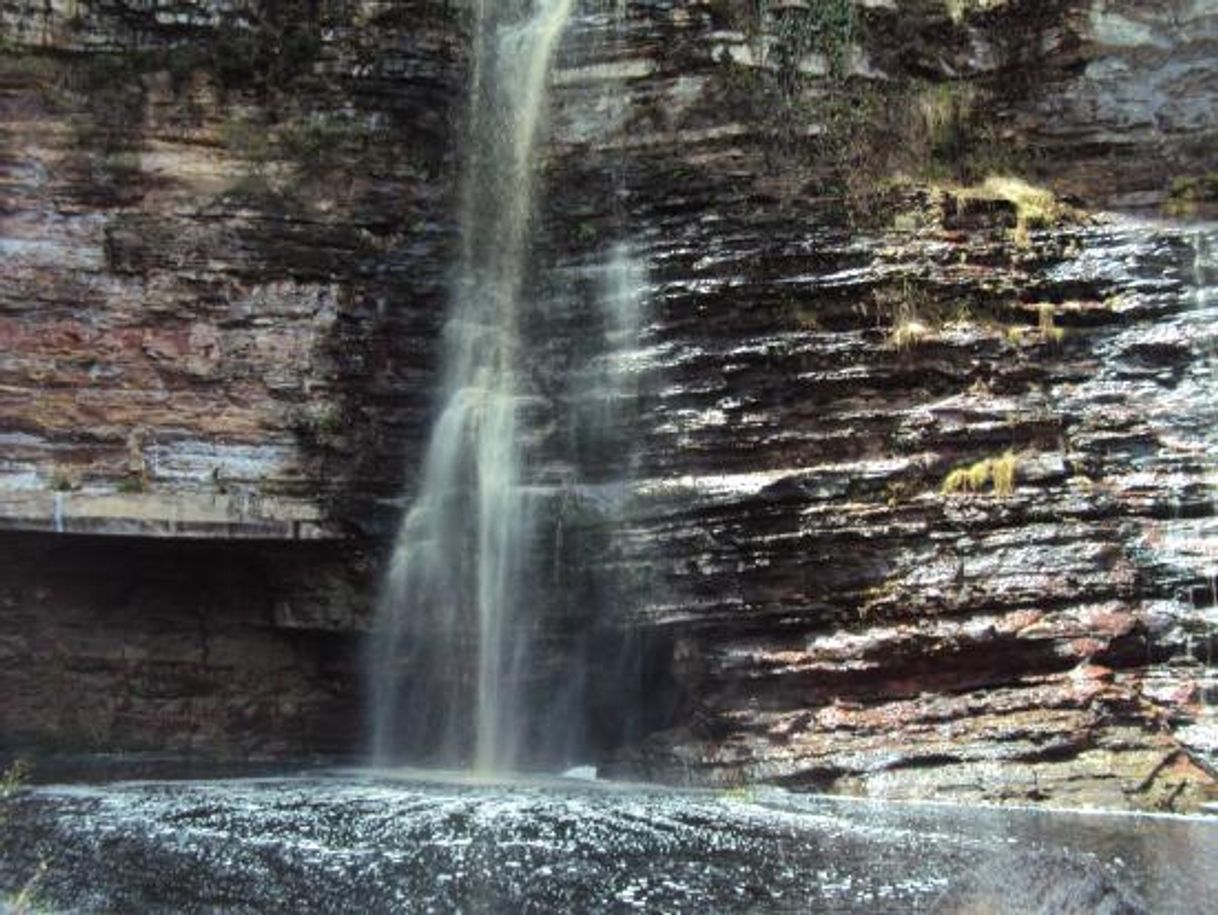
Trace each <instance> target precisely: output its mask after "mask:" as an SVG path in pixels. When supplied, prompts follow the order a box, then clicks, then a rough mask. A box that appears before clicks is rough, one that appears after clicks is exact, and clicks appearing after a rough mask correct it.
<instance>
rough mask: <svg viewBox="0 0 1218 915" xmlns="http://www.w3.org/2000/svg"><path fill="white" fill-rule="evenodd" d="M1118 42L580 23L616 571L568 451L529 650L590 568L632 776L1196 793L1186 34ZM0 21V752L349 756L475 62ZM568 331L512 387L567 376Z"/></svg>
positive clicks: (563, 239) (1070, 23)
mask: <svg viewBox="0 0 1218 915" xmlns="http://www.w3.org/2000/svg"><path fill="white" fill-rule="evenodd" d="M1144 7H1145V4H1136V3H1132V2H1101V0H1093V2H1086V0H1060V2H1055V3H1031V2H1021V0H1007V2H1003V0H988V2H946V3H944V2H932V0H920V2H914V0H901V2H896V0H891V2H860V3H849V2H846V0H815V2H802V3H790V4H778V3H775V4H768V5H767V4H760V5H758V4H751V3H743V2H742V3H736V2H733V0H722V2H710V3H694V2H675V0H674V2H633V3H627V4H626V5H625V8H624V14H622V13H621V12H620V11H618V10H616V9H615V8H614V5H613V4H604V5H597V4H587V5H586V8H585V9H583V10H582V11H581V13H580V14H579V16H578V17H577V19H576V20H575V21H574V23H573V24H572V26H571V28H570V30H569V32H568V35H567V39H566V41H565V44H564V47H563V50H562V52H561V55H560V57H561V59H560V63H559V69H558V72H557V73H556V74H555V78H554V81H553V82H554V92H553V105H552V112H551V136H552V142H551V145H550V148H549V150H548V152H547V155H546V157H545V161H544V162H543V163H542V175H543V184H544V186H545V194H544V203H543V208H542V212H541V214H540V220H539V222H540V225H539V236H540V247H541V250H543V251H544V252H545V256H544V259H545V260H546V261H547V266H548V268H549V269H548V270H546V271H542V273H543V277H542V278H540V279H539V280H538V281H537V283H536V286H537V291H536V294H537V296H538V299H539V301H542V302H545V301H550V302H560V303H561V301H565V299H564V297H568V298H569V297H570V295H571V293H570V292H569V290H566V291H564V289H563V288H559V285H558V281H557V280H553V279H546V277H551V278H552V277H563V276H576V277H578V276H583V275H586V274H587V272H588V271H589V270H590V269H593V268H595V267H596V265H599V264H603V263H604V262H605V260H606V258H607V257H608V256H609V252H610V251H611V250H612V249H613V247H614V246H617V245H620V244H622V243H623V242H628V244H629V247H630V250H631V253H632V256H633V258H634V259H635V261H636V262H637V263H638V264H640V265H641V267H642V269H643V270H644V271H645V274H646V277H647V280H646V288H647V293H648V294H647V296H646V306H645V320H644V325H643V331H642V339H641V342H640V349H639V350H638V351H637V352H635V353H633V354H631V356H630V358H629V360H628V362H629V365H630V366H631V372H632V377H633V387H635V388H637V390H638V397H637V401H636V402H635V406H634V408H633V409H632V410H630V411H626V412H624V413H623V414H622V416H621V417H619V418H620V420H621V422H622V423H623V430H622V431H623V439H622V440H623V441H624V442H626V441H628V442H630V443H631V447H630V449H629V450H630V452H631V461H630V462H629V463H630V465H631V467H632V468H633V469H632V475H633V483H632V493H633V496H632V499H631V502H630V506H629V509H628V511H627V512H626V521H625V522H624V523H623V524H621V525H620V526H619V528H618V529H617V531H616V533H613V534H612V535H611V536H610V537H609V538H608V540H606V539H605V537H604V536H603V529H604V527H605V518H603V517H600V516H598V514H597V511H596V505H595V501H594V500H592V499H581V497H580V496H581V494H582V493H584V491H585V484H589V483H596V482H601V481H604V480H609V479H617V478H618V477H619V476H620V474H621V472H622V466H623V462H622V455H621V453H615V454H613V455H610V456H607V457H606V456H603V455H597V454H590V455H584V456H583V458H582V462H581V465H580V467H579V482H578V484H575V485H572V487H571V493H572V497H571V499H569V500H567V501H566V502H564V503H563V504H564V505H565V504H568V503H569V504H571V505H576V506H577V507H578V509H579V510H575V509H571V510H568V511H566V512H565V514H563V515H562V517H560V518H559V519H558V521H557V522H556V524H557V525H558V527H559V528H560V529H562V530H564V531H565V535H564V536H562V537H557V539H556V544H557V545H556V547H555V550H554V555H555V557H556V558H555V566H556V567H562V568H563V569H567V570H574V571H569V573H568V574H567V575H566V576H565V577H563V576H559V575H558V574H557V573H556V574H555V579H554V580H555V581H556V582H557V583H559V585H560V586H559V587H557V588H556V593H555V594H554V595H553V598H552V599H553V600H554V602H555V616H556V618H559V619H572V618H575V619H579V618H582V616H581V614H582V615H586V613H587V608H586V606H585V605H586V604H587V603H588V602H589V601H591V600H593V599H594V597H593V596H591V595H592V591H594V590H596V589H595V588H594V587H593V586H592V585H590V584H589V582H588V577H589V576H588V575H584V574H582V573H581V572H579V571H578V570H579V569H588V570H591V573H589V574H592V573H595V574H593V575H592V577H593V578H595V579H596V582H599V583H600V584H601V585H604V584H605V583H606V582H608V583H610V584H609V586H608V587H607V588H606V587H601V589H600V590H601V593H600V594H599V597H597V598H595V599H599V600H604V599H605V597H606V595H605V593H604V592H605V591H606V590H607V591H608V592H609V596H610V597H611V598H612V600H611V601H610V603H612V604H613V608H614V615H613V617H612V620H613V621H612V624H611V628H614V629H615V630H616V631H617V632H618V634H619V636H620V637H621V638H620V640H621V641H623V642H630V640H631V639H633V640H634V641H633V643H632V644H633V645H634V647H635V648H637V650H638V651H640V652H642V653H643V654H644V655H645V658H646V663H645V664H644V665H643V666H642V668H641V669H635V670H634V671H633V674H634V675H635V676H638V677H640V678H641V681H642V684H643V689H642V692H643V694H644V700H643V703H644V704H645V705H646V706H647V710H648V712H649V714H648V715H646V716H643V720H644V724H645V727H644V730H645V731H647V732H648V733H647V734H646V735H645V736H639V735H638V734H637V731H631V730H630V729H624V728H620V727H614V726H609V725H606V726H605V727H604V728H603V730H604V731H605V732H606V733H607V734H609V735H611V736H609V737H606V739H605V744H606V746H605V747H604V752H605V753H606V754H609V755H611V756H612V759H613V761H614V767H615V768H616V769H617V771H624V772H630V773H633V774H643V775H647V776H652V777H660V778H665V779H676V780H688V781H691V782H696V783H702V784H719V785H728V784H738V783H740V782H742V781H746V780H750V779H766V780H771V781H776V782H780V783H783V784H788V785H792V786H797V787H801V788H815V789H825V790H834V791H847V792H865V793H882V794H887V795H911V796H927V795H934V796H940V797H952V798H971V799H986V800H1002V801H1020V802H1023V801H1038V800H1050V801H1053V802H1056V803H1078V804H1091V803H1099V804H1105V805H1111V806H1140V807H1156V808H1175V807H1187V806H1190V805H1195V804H1196V803H1198V802H1199V801H1201V800H1203V799H1204V798H1205V797H1206V796H1207V792H1208V791H1211V790H1212V786H1213V783H1214V772H1215V755H1214V754H1215V752H1216V751H1218V736H1216V725H1215V721H1214V717H1213V714H1212V711H1211V710H1210V708H1209V704H1208V703H1209V702H1210V701H1212V700H1213V698H1214V695H1213V694H1214V690H1215V688H1216V687H1215V674H1214V665H1213V651H1214V648H1215V641H1216V640H1218V639H1216V629H1215V622H1216V619H1215V612H1216V611H1215V604H1216V599H1215V588H1214V584H1213V582H1214V577H1215V574H1216V573H1218V551H1216V550H1218V548H1216V547H1215V544H1216V543H1218V539H1216V537H1215V534H1216V530H1215V528H1216V527H1218V521H1215V519H1214V495H1213V485H1214V466H1215V465H1214V459H1215V449H1216V448H1218V443H1216V442H1215V440H1214V432H1213V429H1214V427H1215V425H1214V424H1215V419H1216V417H1215V412H1216V411H1218V407H1215V403H1218V401H1216V400H1215V395H1216V394H1218V390H1216V388H1215V385H1216V382H1215V377H1214V370H1215V366H1214V359H1215V352H1216V351H1218V350H1216V343H1218V341H1216V340H1215V332H1214V330H1213V326H1214V318H1215V309H1216V307H1218V306H1215V301H1214V297H1213V289H1214V286H1215V285H1216V284H1218V264H1216V263H1215V261H1214V254H1213V243H1214V241H1215V235H1216V234H1218V233H1216V232H1215V230H1214V229H1213V227H1212V225H1211V224H1209V223H1207V222H1205V221H1204V220H1205V218H1206V216H1207V215H1208V214H1209V212H1210V210H1209V207H1210V206H1211V204H1212V201H1213V196H1214V188H1213V177H1212V174H1211V172H1212V170H1213V169H1214V168H1215V163H1214V161H1213V155H1212V152H1211V150H1212V149H1213V145H1212V141H1213V139H1214V136H1215V133H1216V132H1218V115H1216V114H1215V112H1216V111H1218V105H1216V104H1215V101H1216V100H1218V72H1216V71H1215V68H1214V65H1213V61H1214V59H1215V57H1216V55H1215V50H1216V48H1215V43H1216V42H1218V4H1213V3H1209V2H1202V0H1194V2H1183V0H1181V2H1178V3H1173V4H1164V5H1161V6H1160V7H1156V9H1155V10H1153V11H1147V10H1146V9H1144ZM0 10H2V11H3V17H4V18H3V23H4V36H5V41H6V45H5V56H4V59H3V66H2V69H0V90H2V92H3V99H4V101H3V117H4V119H5V125H6V133H5V139H4V141H3V142H4V157H3V158H4V162H5V210H4V214H3V219H4V222H3V226H4V228H3V233H2V234H3V246H4V253H5V257H6V260H5V279H6V283H5V284H4V288H3V290H2V291H0V296H2V298H0V327H2V328H3V331H2V332H3V334H4V339H5V343H6V348H5V356H4V360H3V363H2V364H0V365H2V371H3V377H4V380H3V388H2V390H3V392H4V393H3V397H4V401H3V403H4V408H3V412H2V413H0V417H2V419H0V422H2V423H3V427H2V428H0V434H2V435H3V439H2V440H0V441H2V443H3V452H2V453H0V460H2V461H3V464H2V466H0V470H2V472H3V474H4V476H3V479H2V480H0V487H2V491H3V499H2V502H0V517H2V518H3V524H4V525H5V527H7V528H9V533H6V534H5V535H4V536H5V538H6V540H7V541H8V542H9V544H10V545H11V549H8V550H6V562H7V563H8V566H7V568H6V571H5V573H4V576H3V579H2V580H0V587H3V588H4V591H5V599H4V601H3V604H2V609H0V631H2V632H3V633H4V637H5V638H4V642H3V645H4V651H5V654H6V655H7V661H6V674H5V677H6V680H7V682H6V683H5V687H6V695H9V696H14V697H20V698H19V699H14V700H13V701H11V702H6V704H5V708H4V714H5V718H4V721H3V727H4V733H5V734H6V735H8V736H10V737H12V736H16V735H20V736H22V737H33V738H44V739H45V738H54V739H56V740H59V741H61V742H63V743H66V744H69V745H80V744H82V743H90V742H91V743H92V745H96V746H124V747H127V746H137V745H145V746H157V747H170V748H190V749H194V750H197V751H200V752H208V753H216V752H220V751H228V752H241V753H248V752H250V751H262V752H276V753H282V752H291V751H295V752H299V751H301V750H309V749H325V750H333V749H336V748H342V747H351V746H353V745H354V743H355V738H354V735H353V734H352V730H353V729H352V728H346V727H338V726H336V725H335V724H334V722H335V721H344V720H345V721H347V722H348V724H349V723H350V721H351V718H352V709H353V708H354V706H355V693H356V690H355V687H354V685H353V683H352V669H353V664H352V663H351V654H352V652H354V650H355V648H354V644H355V640H356V636H355V635H354V634H353V633H355V632H357V631H358V630H359V629H361V628H362V627H363V625H365V623H366V620H367V615H368V610H367V608H368V606H369V604H370V600H371V595H372V594H373V592H374V590H375V581H376V578H377V567H378V556H379V555H380V554H381V552H382V550H383V546H384V541H383V538H384V535H385V533H386V532H387V531H388V530H389V529H390V525H391V524H392V522H393V520H394V518H395V517H396V515H397V513H398V512H399V511H400V509H401V506H402V504H404V500H405V499H407V498H408V497H409V495H410V494H411V492H412V487H413V485H414V476H413V474H414V469H413V468H416V467H417V463H418V461H417V457H418V453H419V449H420V446H421V443H422V442H423V440H424V439H425V437H426V430H427V427H428V423H429V411H430V407H429V404H430V399H429V396H430V392H431V390H432V386H433V382H434V377H435V369H436V366H435V365H434V361H435V354H436V352H437V347H436V345H435V343H436V335H437V333H438V331H439V327H440V325H441V322H442V320H443V314H444V307H445V301H446V297H445V292H444V279H445V276H444V271H445V266H446V264H448V263H449V262H450V261H451V257H452V241H453V238H452V235H453V229H452V225H453V219H452V215H451V214H452V211H453V184H454V180H455V178H456V174H457V170H458V167H459V163H458V159H459V156H458V153H457V151H456V147H457V141H456V137H457V135H458V134H457V133H455V132H454V129H453V127H454V125H455V124H459V120H460V109H461V98H462V91H463V90H462V86H463V67H464V64H463V61H464V53H465V52H464V48H465V45H464V43H463V39H462V34H463V22H462V13H461V11H460V9H459V8H458V7H456V6H449V5H447V4H442V3H432V2H422V0H420V2H417V3H393V4H390V3H370V2H364V3H354V2H352V3H338V2H320V3H313V4H287V3H271V2H265V3H250V4H235V5H220V4H213V3H206V2H197V3H155V4H138V5H137V4H126V3H121V2H113V3H102V2H98V3H92V4H89V3H79V4H71V3H65V4H51V5H50V6H46V5H43V4H28V3H21V2H16V0H13V2H8V3H5V4H3V5H2V6H0ZM539 310H541V311H547V313H550V314H555V313H557V314H560V315H561V314H563V310H562V308H558V309H554V308H549V309H548V310H547V309H539ZM568 312H569V313H570V315H569V316H570V317H571V320H570V321H568V324H567V326H565V329H562V330H561V331H558V332H556V331H555V330H554V327H553V326H551V327H550V328H549V329H548V330H547V329H545V328H542V329H540V330H539V331H538V335H539V338H541V339H545V340H546V341H547V342H546V344H545V346H544V348H543V349H542V350H541V352H540V353H539V355H538V358H537V362H538V372H539V375H540V376H541V378H542V380H541V381H539V382H538V388H539V389H540V390H546V389H547V386H546V384H545V383H543V382H544V380H545V379H546V378H551V379H552V377H553V376H554V375H556V374H561V373H563V372H568V371H570V370H571V368H572V365H576V364H577V363H578V361H579V360H580V358H582V356H581V353H582V351H581V349H580V347H579V346H578V345H577V343H578V340H577V338H578V334H579V329H578V328H577V327H576V326H575V325H576V324H578V323H579V310H578V308H575V309H574V311H571V309H570V308H569V309H568ZM558 323H559V325H561V324H562V322H561V321H559V322H558ZM555 333H557V336H555ZM547 334H548V335H549V336H546V335H547ZM550 387H551V388H554V389H556V390H557V391H558V393H555V394H552V395H551V396H552V397H553V398H555V399H561V398H562V397H563V396H567V395H564V394H563V393H562V388H561V386H560V385H551V386H550ZM554 434H555V436H556V437H557V436H558V433H554ZM542 450H543V451H544V448H543V449H542ZM539 473H541V474H542V475H544V473H543V472H542V471H539ZM555 475H556V474H550V476H551V477H553V476H555ZM559 475H560V474H559ZM568 477H569V474H568ZM102 535H107V536H102ZM109 535H118V536H116V537H114V538H111V537H110V536H109ZM201 540H208V541H214V542H210V543H200V542H199V541H201ZM306 541H312V542H306ZM319 632H328V633H330V634H328V635H320V634H319ZM82 633H90V637H89V638H84V637H83V636H82ZM623 633H628V634H629V638H627V637H626V636H625V635H623ZM134 646H138V650H137V649H136V647H134ZM556 651H557V660H556V662H555V663H556V666H557V667H559V668H561V666H562V660H561V656H562V649H561V648H559V649H556ZM593 654H595V652H594V653H593ZM154 680H155V681H156V682H157V686H156V687H155V688H153V687H150V686H147V684H149V683H152V682H153V681H154ZM84 696H88V697H94V698H93V700H92V701H94V702H95V704H97V706H98V708H97V711H96V713H90V714H87V715H80V714H79V712H80V710H81V709H83V708H86V707H88V708H92V706H88V705H86V704H84V703H82V701H81V697H84ZM102 697H104V699H103V698H102ZM69 710H74V711H72V712H71V714H69ZM593 712H594V713H595V714H596V715H600V716H609V715H611V714H613V713H614V712H615V710H614V709H613V708H612V703H611V702H610V701H607V698H606V697H605V696H599V697H596V698H595V700H594V702H593ZM73 715H75V716H76V718H73V717H72V716H73ZM77 719H83V720H77ZM98 722H106V723H107V724H106V725H105V726H104V727H103V726H102V725H99V724H98ZM154 722H155V724H154ZM627 733H629V734H631V735H632V738H631V739H630V741H629V742H628V744H627V745H625V746H621V745H620V743H621V740H622V735H623V734H627ZM609 744H619V745H618V746H615V747H613V748H612V750H610V749H609V747H608V745H609Z"/></svg>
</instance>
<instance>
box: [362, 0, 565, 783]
mask: <svg viewBox="0 0 1218 915" xmlns="http://www.w3.org/2000/svg"><path fill="white" fill-rule="evenodd" d="M572 3H573V0H535V2H534V3H533V4H531V5H530V4H519V3H496V2H494V0H479V2H477V3H476V4H475V28H476V34H475V49H474V65H473V73H472V78H471V90H470V132H469V138H468V143H469V146H468V149H469V155H468V160H467V162H466V173H465V186H464V199H463V205H462V216H461V222H462V231H463V245H462V255H461V260H460V264H459V267H458V271H457V279H456V292H455V298H454V302H453V306H452V314H451V318H450V320H449V322H448V325H447V327H446V329H445V334H444V365H445V367H446V368H445V382H444V389H443V390H444V393H443V397H442V402H443V404H444V406H443V409H442V411H441V413H440V416H439V418H438V420H437V421H436V423H435V426H434V428H433V430H432V434H431V439H430V442H429V445H428V449H427V453H426V457H425V459H424V466H423V473H422V479H421V485H420V488H419V491H418V495H417V497H416V500H415V503H414V505H413V507H412V508H411V509H410V511H409V512H408V513H407V514H406V517H405V518H404V519H403V521H402V525H401V529H400V531H399V534H398V537H397V541H396V544H395V547H394V552H393V556H392V559H391V566H390V571H389V575H388V578H387V581H386V584H385V587H384V592H383V595H382V600H381V607H380V613H379V621H378V626H377V631H376V633H375V637H374V649H373V655H374V656H373V659H372V660H373V663H372V683H371V689H372V699H373V722H372V726H373V744H374V746H373V750H374V755H375V756H376V757H377V759H378V760H380V761H391V760H394V759H396V758H399V757H401V756H403V755H410V756H413V757H414V758H416V759H418V758H423V759H430V760H431V761H442V762H445V763H449V764H451V763H459V764H464V763H469V762H472V764H473V766H474V768H475V769H476V770H479V771H502V770H506V769H511V768H514V767H515V764H516V762H517V758H518V755H519V741H520V738H521V736H522V735H524V734H526V733H527V732H528V723H527V721H525V720H524V719H525V716H526V714H527V707H526V701H525V698H524V692H523V691H524V686H523V685H522V679H523V675H524V673H525V672H526V669H527V667H528V664H529V651H530V647H531V634H530V632H529V631H528V629H529V626H530V620H529V619H528V618H527V617H523V616H522V606H521V605H522V602H523V598H522V595H523V585H524V584H525V582H526V579H527V578H528V576H529V574H530V569H529V556H530V540H531V538H532V536H533V528H534V522H533V516H534V515H535V510H534V509H535V506H534V505H533V504H532V500H531V499H530V497H529V492H528V490H527V489H526V487H525V486H524V485H523V479H522V462H523V456H522V453H521V452H522V447H523V446H522V429H521V412H522V409H523V408H524V407H525V406H527V400H526V397H525V394H526V392H525V391H524V390H523V388H522V385H521V382H520V375H521V371H522V364H521V363H522V353H521V326H520V325H521V321H520V318H521V306H522V302H521V291H522V287H523V281H524V277H525V274H526V270H527V267H528V253H529V245H528V239H529V231H530V222H531V215H532V212H533V208H534V199H533V198H534V185H535V180H534V166H535V163H534V158H535V151H536V147H537V142H538V136H539V133H540V126H541V122H542V117H543V113H544V108H545V94H546V91H545V90H546V82H547V76H548V73H549V70H550V65H551V62H552V60H553V56H554V51H555V46H556V44H557V41H558V39H559V37H560V36H561V34H562V32H563V28H564V26H565V24H566V22H567V19H568V17H569V16H570V13H571V6H572ZM471 709H472V714H471V713H470V710H471Z"/></svg>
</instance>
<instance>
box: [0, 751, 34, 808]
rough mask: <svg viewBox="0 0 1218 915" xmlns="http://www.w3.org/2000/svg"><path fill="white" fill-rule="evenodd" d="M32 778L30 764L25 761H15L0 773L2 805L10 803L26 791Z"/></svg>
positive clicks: (0, 800) (0, 801)
mask: <svg viewBox="0 0 1218 915" xmlns="http://www.w3.org/2000/svg"><path fill="white" fill-rule="evenodd" d="M29 777H30V764H29V763H27V762H26V761H25V760H24V759H18V760H16V761H14V762H13V763H12V764H11V765H9V767H8V768H7V769H5V770H4V771H3V772H0V803H3V802H5V801H8V800H10V799H12V798H14V797H16V796H17V795H18V794H20V793H21V792H22V791H24V790H25V786H26V783H27V782H28V781H29Z"/></svg>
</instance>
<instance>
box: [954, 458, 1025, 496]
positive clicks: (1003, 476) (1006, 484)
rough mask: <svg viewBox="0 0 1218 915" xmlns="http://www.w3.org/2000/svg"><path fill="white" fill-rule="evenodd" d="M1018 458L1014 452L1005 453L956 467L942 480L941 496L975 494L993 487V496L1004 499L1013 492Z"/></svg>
mask: <svg viewBox="0 0 1218 915" xmlns="http://www.w3.org/2000/svg"><path fill="white" fill-rule="evenodd" d="M1019 462H1020V457H1019V455H1017V454H1016V453H1015V452H1014V451H1006V452H1004V453H1003V454H1002V455H1000V456H998V457H993V458H984V459H983V460H980V461H977V462H976V463H975V464H969V465H968V466H966V467H957V468H956V469H955V470H953V471H952V472H951V473H949V474H948V475H947V477H946V478H945V479H944V480H943V488H942V491H943V494H944V495H954V494H957V493H976V492H981V491H982V490H984V489H985V487H986V485H987V484H991V485H992V486H993V491H994V495H995V496H997V497H998V498H1000V499H1005V498H1006V497H1007V496H1009V495H1011V494H1012V493H1013V492H1014V491H1015V476H1016V473H1017V471H1018V469H1019Z"/></svg>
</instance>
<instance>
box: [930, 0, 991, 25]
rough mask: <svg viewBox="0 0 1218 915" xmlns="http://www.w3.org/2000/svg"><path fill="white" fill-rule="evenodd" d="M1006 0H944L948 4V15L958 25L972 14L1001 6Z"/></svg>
mask: <svg viewBox="0 0 1218 915" xmlns="http://www.w3.org/2000/svg"><path fill="white" fill-rule="evenodd" d="M1005 2H1006V0H944V4H945V5H946V6H947V16H948V18H949V19H951V21H952V22H954V23H955V24H956V25H960V24H961V23H963V22H964V20H965V19H967V18H968V17H969V16H970V15H971V14H973V13H975V12H978V11H982V10H988V9H993V8H994V7H996V6H1001V5H1002V4H1003V3H1005Z"/></svg>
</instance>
